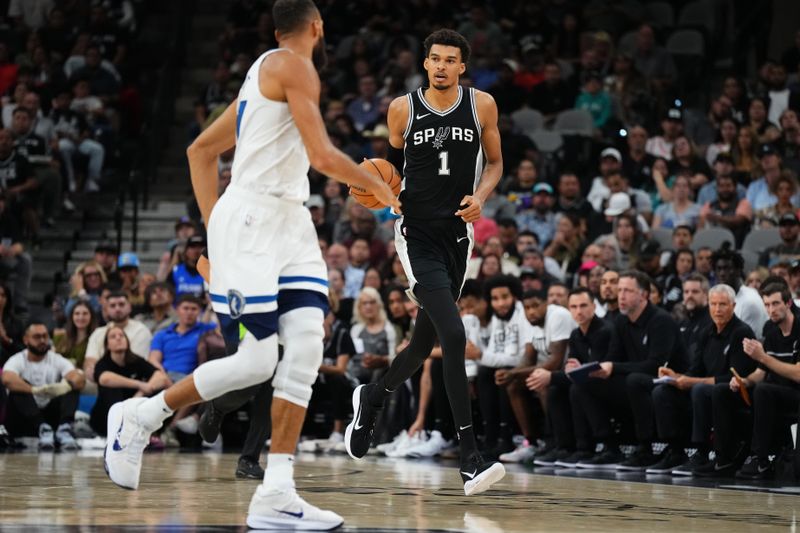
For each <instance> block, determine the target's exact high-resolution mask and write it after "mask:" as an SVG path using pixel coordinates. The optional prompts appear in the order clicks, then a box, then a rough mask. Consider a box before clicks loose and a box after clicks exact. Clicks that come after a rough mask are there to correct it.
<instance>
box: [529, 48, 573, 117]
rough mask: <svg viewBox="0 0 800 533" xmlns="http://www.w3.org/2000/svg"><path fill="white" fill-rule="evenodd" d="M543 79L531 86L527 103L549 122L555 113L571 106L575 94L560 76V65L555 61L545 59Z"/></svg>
mask: <svg viewBox="0 0 800 533" xmlns="http://www.w3.org/2000/svg"><path fill="white" fill-rule="evenodd" d="M543 72H544V81H543V82H542V83H539V84H537V85H535V86H534V87H533V90H532V91H531V94H530V98H529V100H528V101H529V103H530V106H531V107H532V108H533V109H536V110H537V111H539V112H540V113H541V114H542V115H544V119H545V121H546V122H551V121H552V120H554V119H555V117H556V115H557V114H558V113H559V112H561V111H564V110H565V109H569V108H571V107H572V104H573V103H574V102H575V95H574V94H573V93H572V90H571V88H570V86H569V84H568V83H567V82H566V81H564V79H563V78H562V76H561V65H559V64H558V62H557V61H553V60H550V61H545V64H544V71H543Z"/></svg>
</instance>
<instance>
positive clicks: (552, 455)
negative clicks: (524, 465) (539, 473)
mask: <svg viewBox="0 0 800 533" xmlns="http://www.w3.org/2000/svg"><path fill="white" fill-rule="evenodd" d="M571 455H573V452H571V451H570V450H565V449H564V448H553V449H552V450H550V451H548V452H546V453H543V454H542V455H537V456H536V458H535V459H534V460H533V464H534V466H556V462H557V461H559V460H563V459H567V458H568V457H570V456H571Z"/></svg>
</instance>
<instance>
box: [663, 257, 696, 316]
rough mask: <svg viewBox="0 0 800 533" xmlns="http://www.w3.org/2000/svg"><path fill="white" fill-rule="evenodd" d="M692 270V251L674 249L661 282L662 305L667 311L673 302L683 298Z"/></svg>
mask: <svg viewBox="0 0 800 533" xmlns="http://www.w3.org/2000/svg"><path fill="white" fill-rule="evenodd" d="M693 271H694V252H692V251H691V250H690V249H688V248H679V249H678V250H675V253H673V254H672V259H671V261H670V265H669V267H668V270H667V275H666V276H665V277H664V282H663V289H664V299H663V302H662V306H663V307H664V308H665V309H666V310H667V311H672V308H673V307H674V306H675V304H677V303H680V302H681V301H682V300H684V299H685V298H684V292H685V290H686V289H685V285H686V281H687V279H688V277H689V275H691V274H692V272H693Z"/></svg>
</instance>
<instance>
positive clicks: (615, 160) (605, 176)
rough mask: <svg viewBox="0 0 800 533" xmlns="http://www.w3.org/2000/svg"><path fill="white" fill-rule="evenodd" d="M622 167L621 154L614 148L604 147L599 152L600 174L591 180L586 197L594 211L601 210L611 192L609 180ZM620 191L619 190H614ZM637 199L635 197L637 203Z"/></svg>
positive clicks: (617, 173)
mask: <svg viewBox="0 0 800 533" xmlns="http://www.w3.org/2000/svg"><path fill="white" fill-rule="evenodd" d="M621 168H622V154H620V152H619V150H617V149H616V148H606V149H605V150H603V151H602V152H600V175H599V176H597V177H595V178H594V180H593V181H592V188H591V190H590V191H589V194H588V195H587V196H586V198H587V199H588V200H589V202H591V204H592V207H594V209H595V211H597V212H601V211H602V210H603V208H604V207H605V205H604V204H605V202H606V201H607V200H608V199H609V197H610V196H611V194H612V191H611V184H610V183H609V180H610V178H611V176H617V175H619V173H620V169H621ZM614 192H620V191H614ZM638 201H639V199H638V198H637V204H638Z"/></svg>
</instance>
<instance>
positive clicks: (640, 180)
mask: <svg viewBox="0 0 800 533" xmlns="http://www.w3.org/2000/svg"><path fill="white" fill-rule="evenodd" d="M626 139H627V143H628V150H627V151H626V152H625V153H624V154H622V155H623V157H622V174H623V175H625V176H628V181H630V183H631V185H632V186H633V187H635V188H639V189H640V188H642V187H645V186H647V184H648V182H649V181H650V180H651V179H652V178H651V169H652V167H653V163H655V160H656V158H655V156H654V155H653V154H650V153H648V152H647V151H646V150H645V146H646V145H647V130H646V129H644V127H643V126H639V125H636V126H632V127H630V128H629V129H628V131H627V137H626Z"/></svg>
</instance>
